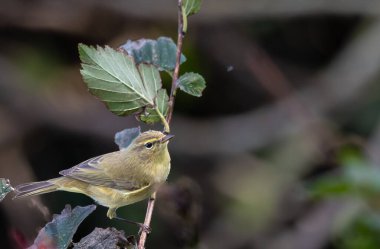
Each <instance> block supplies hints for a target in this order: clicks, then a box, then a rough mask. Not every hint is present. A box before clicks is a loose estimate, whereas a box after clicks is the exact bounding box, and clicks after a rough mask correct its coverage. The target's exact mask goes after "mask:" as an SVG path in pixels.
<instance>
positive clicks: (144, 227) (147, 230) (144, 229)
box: [137, 223, 152, 236]
mask: <svg viewBox="0 0 380 249" xmlns="http://www.w3.org/2000/svg"><path fill="white" fill-rule="evenodd" d="M137 225H138V226H139V227H140V229H139V236H140V235H141V233H142V232H145V233H146V234H150V233H151V232H152V228H150V226H147V225H145V224H143V223H138V224H137Z"/></svg>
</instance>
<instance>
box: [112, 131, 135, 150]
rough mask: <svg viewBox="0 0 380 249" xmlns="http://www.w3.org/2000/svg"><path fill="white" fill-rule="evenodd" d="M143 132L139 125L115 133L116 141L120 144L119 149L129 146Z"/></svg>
mask: <svg viewBox="0 0 380 249" xmlns="http://www.w3.org/2000/svg"><path fill="white" fill-rule="evenodd" d="M140 134H141V129H140V126H139V127H135V128H129V129H124V130H122V131H119V132H117V133H116V134H115V143H116V144H117V145H118V146H119V149H120V150H122V149H125V148H127V147H128V146H129V145H130V144H131V143H132V141H133V140H135V138H136V137H138V136H139V135H140Z"/></svg>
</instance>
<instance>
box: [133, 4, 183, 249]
mask: <svg viewBox="0 0 380 249" xmlns="http://www.w3.org/2000/svg"><path fill="white" fill-rule="evenodd" d="M184 36H185V34H184V31H183V16H182V0H178V38H177V56H176V64H175V68H174V73H173V81H172V88H171V91H170V97H169V107H168V115H167V118H166V122H163V123H164V125H165V131H166V132H169V130H170V128H169V127H170V126H169V125H170V122H171V120H172V115H173V109H174V100H175V95H176V92H177V87H178V83H177V81H178V75H179V66H180V64H181V54H182V40H183V37H184ZM163 121H165V120H163ZM155 200H156V193H153V194H152V196H151V198H150V199H149V200H148V206H147V208H146V214H145V220H144V225H145V226H147V227H149V226H150V222H151V220H152V214H153V209H154V204H155ZM147 235H148V234H147V232H146V231H144V230H143V231H142V232H141V235H140V240H139V246H138V248H139V249H144V248H145V242H146V238H147Z"/></svg>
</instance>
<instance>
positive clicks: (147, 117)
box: [140, 89, 169, 124]
mask: <svg viewBox="0 0 380 249" xmlns="http://www.w3.org/2000/svg"><path fill="white" fill-rule="evenodd" d="M168 102H169V96H168V94H167V92H166V90H165V89H161V90H159V91H158V93H157V98H156V99H155V105H156V106H157V108H158V110H159V112H160V113H161V114H162V115H163V116H164V117H165V116H166V115H167V113H168ZM140 120H141V121H143V122H145V123H148V124H152V123H155V122H159V121H160V120H161V119H160V115H159V114H158V113H157V111H156V109H155V108H152V107H147V108H145V111H144V112H143V113H142V114H141V115H140Z"/></svg>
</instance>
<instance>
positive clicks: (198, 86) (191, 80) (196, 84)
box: [178, 73, 206, 97]
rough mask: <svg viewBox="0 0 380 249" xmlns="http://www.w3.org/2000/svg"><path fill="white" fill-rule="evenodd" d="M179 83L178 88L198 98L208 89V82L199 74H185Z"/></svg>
mask: <svg viewBox="0 0 380 249" xmlns="http://www.w3.org/2000/svg"><path fill="white" fill-rule="evenodd" d="M178 81H179V83H178V86H179V88H180V89H181V90H182V91H184V92H185V93H188V94H190V95H193V96H196V97H201V96H202V92H203V90H204V89H205V88H206V81H205V80H204V79H203V77H202V76H201V75H200V74H197V73H185V74H184V75H182V76H181V77H180V78H179V79H178Z"/></svg>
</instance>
